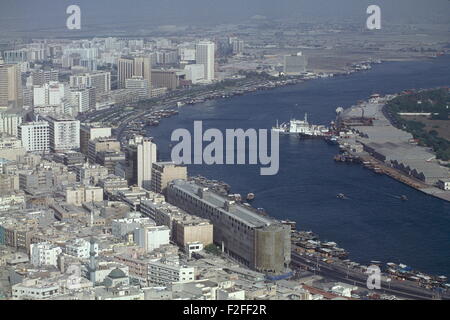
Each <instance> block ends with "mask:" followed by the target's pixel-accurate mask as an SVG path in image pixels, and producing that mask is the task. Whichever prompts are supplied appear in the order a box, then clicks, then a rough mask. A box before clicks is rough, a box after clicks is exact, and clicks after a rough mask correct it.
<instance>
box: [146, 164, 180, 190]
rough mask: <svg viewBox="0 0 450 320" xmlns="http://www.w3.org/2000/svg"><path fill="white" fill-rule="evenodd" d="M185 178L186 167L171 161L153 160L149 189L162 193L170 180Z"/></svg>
mask: <svg viewBox="0 0 450 320" xmlns="http://www.w3.org/2000/svg"><path fill="white" fill-rule="evenodd" d="M176 179H184V180H186V179H187V168H186V167H185V166H181V165H176V164H174V163H173V162H155V163H153V166H152V180H151V190H152V191H153V192H157V193H164V192H165V191H166V188H167V186H168V185H169V183H170V182H172V181H173V180H176Z"/></svg>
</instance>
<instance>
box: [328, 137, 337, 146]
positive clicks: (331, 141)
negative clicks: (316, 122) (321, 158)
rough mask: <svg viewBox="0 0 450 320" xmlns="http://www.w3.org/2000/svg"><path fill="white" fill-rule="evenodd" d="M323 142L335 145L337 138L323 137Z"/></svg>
mask: <svg viewBox="0 0 450 320" xmlns="http://www.w3.org/2000/svg"><path fill="white" fill-rule="evenodd" d="M325 142H326V143H328V144H330V145H337V144H339V142H338V138H337V137H336V136H331V137H327V138H325Z"/></svg>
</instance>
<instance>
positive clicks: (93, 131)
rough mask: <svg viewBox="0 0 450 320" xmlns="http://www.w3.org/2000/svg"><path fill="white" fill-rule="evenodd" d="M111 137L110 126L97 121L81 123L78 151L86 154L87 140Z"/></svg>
mask: <svg viewBox="0 0 450 320" xmlns="http://www.w3.org/2000/svg"><path fill="white" fill-rule="evenodd" d="M109 137H111V128H109V127H105V126H103V125H102V124H99V123H88V124H81V126H80V151H81V152H82V153H84V154H86V155H87V154H88V143H89V140H94V139H97V138H109Z"/></svg>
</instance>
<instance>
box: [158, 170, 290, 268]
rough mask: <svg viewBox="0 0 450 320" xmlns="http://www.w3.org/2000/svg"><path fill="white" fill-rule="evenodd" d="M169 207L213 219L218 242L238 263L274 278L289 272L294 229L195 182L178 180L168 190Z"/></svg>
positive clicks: (215, 240) (215, 238) (215, 239)
mask: <svg viewBox="0 0 450 320" xmlns="http://www.w3.org/2000/svg"><path fill="white" fill-rule="evenodd" d="M167 200H168V202H169V203H171V204H173V205H175V206H177V207H179V208H181V209H183V210H185V211H186V212H188V213H190V214H192V215H196V216H200V217H202V218H205V219H209V220H210V221H211V222H212V224H213V226H214V232H213V234H214V242H215V243H216V244H218V245H220V246H222V247H223V250H224V251H225V252H226V253H227V254H229V255H230V256H231V257H233V258H234V259H235V260H237V261H239V262H240V263H242V264H244V265H246V266H247V267H249V268H251V269H253V270H256V271H259V272H263V273H266V274H270V275H282V274H285V273H286V272H288V267H289V263H290V260H291V231H290V230H291V229H290V226H287V225H284V224H282V223H280V222H278V221H276V220H273V219H270V218H268V217H265V216H262V215H260V214H258V213H256V212H254V211H253V210H251V209H249V208H246V207H245V206H243V205H239V204H236V203H235V202H234V201H230V200H228V199H227V198H225V197H222V196H220V195H218V194H217V193H214V192H211V191H209V190H208V188H204V187H202V186H199V185H197V184H195V183H194V182H192V181H186V180H180V179H179V180H174V181H173V182H172V183H171V184H169V186H168V188H167Z"/></svg>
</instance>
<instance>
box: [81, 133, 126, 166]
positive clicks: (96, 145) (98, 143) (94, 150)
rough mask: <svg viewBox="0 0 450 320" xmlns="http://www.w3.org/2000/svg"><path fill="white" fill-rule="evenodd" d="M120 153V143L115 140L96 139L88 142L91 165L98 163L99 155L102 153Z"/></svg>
mask: <svg viewBox="0 0 450 320" xmlns="http://www.w3.org/2000/svg"><path fill="white" fill-rule="evenodd" d="M105 151H109V152H120V142H119V141H117V140H116V139H115V138H96V139H91V140H89V142H88V153H87V154H88V159H89V162H91V163H97V155H98V154H99V153H100V152H105Z"/></svg>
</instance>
